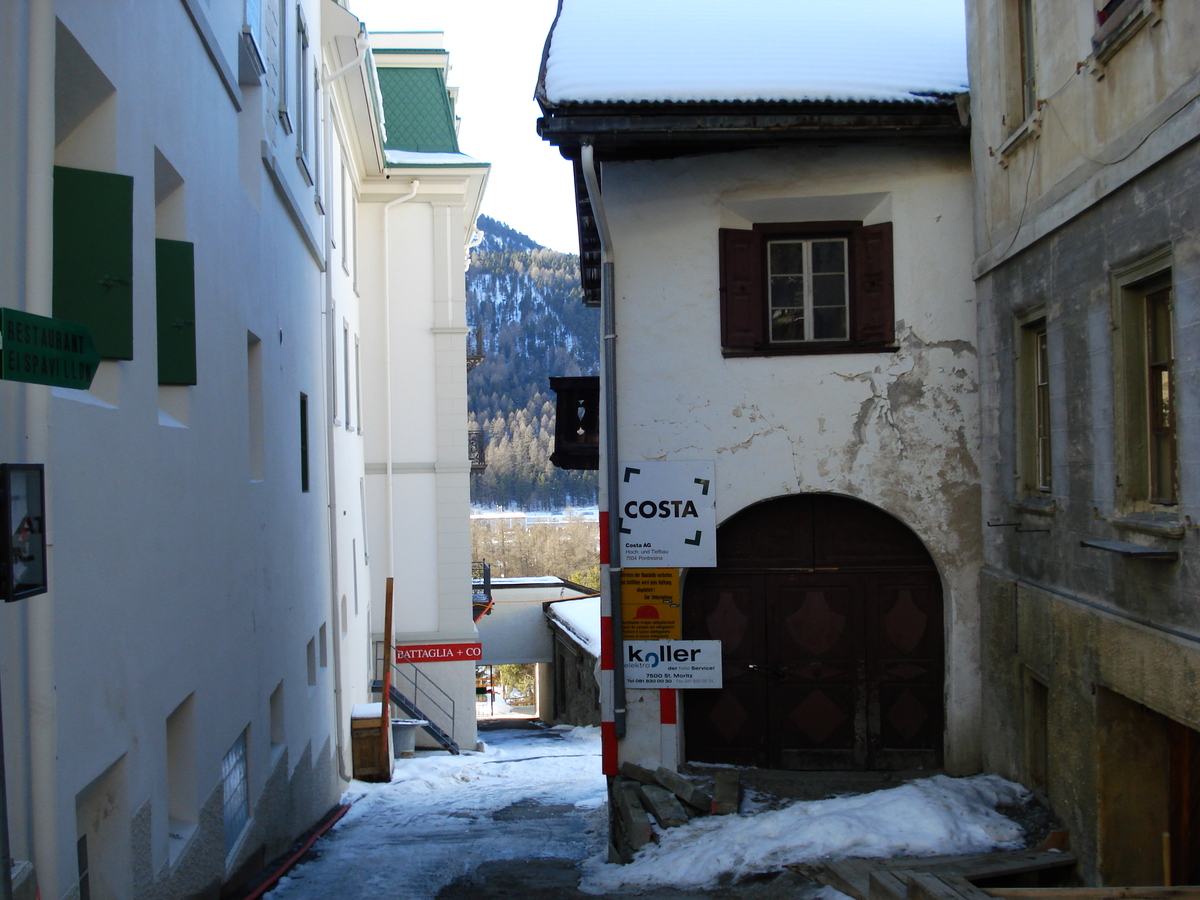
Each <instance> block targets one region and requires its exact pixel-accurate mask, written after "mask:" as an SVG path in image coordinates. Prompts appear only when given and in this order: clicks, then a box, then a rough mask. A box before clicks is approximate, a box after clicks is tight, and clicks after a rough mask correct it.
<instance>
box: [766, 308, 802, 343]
mask: <svg viewBox="0 0 1200 900" xmlns="http://www.w3.org/2000/svg"><path fill="white" fill-rule="evenodd" d="M771 340H773V341H802V340H804V310H802V309H773V310H771Z"/></svg>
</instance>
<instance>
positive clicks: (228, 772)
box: [221, 729, 250, 854]
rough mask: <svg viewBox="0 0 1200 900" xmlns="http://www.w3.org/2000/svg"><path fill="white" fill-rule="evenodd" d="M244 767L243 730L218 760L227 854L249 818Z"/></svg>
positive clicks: (244, 731)
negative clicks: (219, 763)
mask: <svg viewBox="0 0 1200 900" xmlns="http://www.w3.org/2000/svg"><path fill="white" fill-rule="evenodd" d="M247 776H248V772H247V768H246V730H245V729H243V731H242V733H241V734H239V735H238V736H237V740H235V741H234V742H233V746H232V747H230V748H229V751H228V752H227V753H226V754H225V759H224V760H223V761H222V763H221V784H222V787H223V791H222V810H223V813H224V819H225V853H226V854H228V853H229V852H230V851H231V850H232V849H233V848H234V846H235V845H236V844H237V842H238V838H239V837H241V835H242V831H243V829H245V827H246V823H247V822H249V821H250V780H249V778H248V777H247Z"/></svg>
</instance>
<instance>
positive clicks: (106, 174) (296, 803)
mask: <svg viewBox="0 0 1200 900" xmlns="http://www.w3.org/2000/svg"><path fill="white" fill-rule="evenodd" d="M360 33H361V37H360ZM0 34H2V35H3V36H4V38H5V44H6V46H8V47H10V49H11V50H12V52H10V53H9V54H6V55H5V57H4V59H3V60H2V61H0V74H2V76H3V77H0V84H2V85H3V86H2V87H0V109H3V111H4V116H5V120H6V121H7V122H9V123H11V124H12V125H13V127H10V128H6V129H4V131H3V135H0V147H2V149H3V154H2V159H0V259H3V261H4V269H5V271H6V272H7V273H9V277H7V278H6V279H4V283H3V286H2V287H0V307H3V308H5V309H10V310H18V311H24V312H28V313H33V314H37V315H42V316H53V317H58V318H62V319H71V320H73V321H80V320H82V321H85V322H87V323H88V324H89V326H90V327H91V330H92V332H93V335H94V336H95V338H96V343H97V345H98V349H99V353H100V356H101V357H102V361H101V362H100V363H99V366H98V369H97V372H96V375H95V378H94V380H93V381H92V383H91V385H90V388H88V389H87V390H82V389H72V388H65V387H50V386H45V385H26V384H23V383H20V382H17V381H0V463H4V464H9V463H40V464H44V466H45V471H46V484H47V497H46V501H47V502H46V513H45V526H46V529H45V530H46V536H47V542H48V544H49V549H48V552H47V559H48V587H49V590H48V592H46V593H42V594H37V595H35V596H31V597H27V598H25V599H22V600H20V601H18V602H15V603H10V604H5V605H4V607H3V608H2V609H0V617H2V619H3V621H2V624H0V635H2V637H0V676H2V681H3V684H2V691H3V700H4V719H3V725H4V761H5V767H6V778H5V781H6V784H7V788H8V824H9V831H10V838H11V845H12V853H13V856H14V857H16V858H18V859H21V860H28V861H32V863H33V864H34V865H33V870H34V871H35V875H36V882H37V887H38V888H39V889H40V894H41V896H42V897H43V898H47V900H50V898H60V897H80V898H86V897H89V896H90V897H96V898H101V897H103V898H110V897H111V898H132V897H143V896H151V895H153V896H161V897H191V896H197V895H202V894H205V892H211V893H215V892H217V891H219V890H220V889H221V888H222V887H225V888H226V889H229V890H235V889H236V886H237V884H238V883H240V882H242V881H244V879H245V878H247V877H250V876H252V875H254V874H256V873H257V872H258V871H259V870H260V869H261V868H262V866H263V865H264V863H265V862H266V861H268V860H270V859H272V858H274V857H276V856H277V855H278V854H279V853H280V852H281V851H282V850H284V849H286V848H287V847H288V846H290V845H291V843H292V841H293V840H294V839H295V838H296V837H297V835H299V834H301V833H302V832H304V831H305V830H307V829H309V828H311V827H312V826H314V825H315V824H316V823H317V822H318V821H319V820H321V819H322V817H324V816H325V815H326V813H328V812H330V811H331V810H332V809H333V808H334V807H335V806H336V804H337V801H338V798H339V795H340V794H341V792H342V789H343V788H344V786H345V784H346V781H347V779H348V778H349V777H350V776H351V773H352V759H351V748H350V722H349V717H350V709H351V707H352V706H353V705H354V704H356V703H362V702H366V701H369V700H371V699H373V698H374V697H377V696H378V695H377V694H373V691H372V682H373V681H374V680H375V678H376V677H377V676H378V669H377V665H378V664H377V661H376V658H375V657H376V647H375V639H376V638H378V637H379V633H380V632H381V631H382V623H383V607H382V599H383V596H384V590H383V587H384V582H385V578H386V577H387V576H388V575H394V576H395V578H396V582H397V591H396V595H397V602H396V618H397V626H396V630H397V633H398V634H399V635H400V636H401V637H400V639H401V640H402V641H403V640H410V642H411V641H413V640H420V641H423V642H428V643H433V642H450V641H452V640H468V639H473V628H472V625H471V616H470V608H471V607H470V604H471V593H470V550H469V540H468V539H467V534H468V516H469V509H468V502H467V490H468V487H467V486H468V473H469V462H468V459H467V441H466V427H467V425H466V423H467V419H466V399H465V398H466V388H465V382H466V359H465V333H466V328H465V316H464V314H463V294H464V287H463V266H464V254H465V252H466V245H467V242H468V239H469V237H470V235H471V232H472V223H473V221H474V218H475V215H476V212H477V210H478V205H479V202H480V197H481V194H482V190H483V186H484V182H485V180H486V173H487V166H486V164H482V163H479V162H476V161H475V160H471V159H470V158H469V157H465V156H463V155H462V154H459V153H458V152H457V146H454V147H453V148H452V150H453V152H441V151H431V150H429V149H428V148H427V147H425V146H423V145H421V144H420V143H419V141H421V140H424V139H425V137H424V136H423V135H422V134H417V135H416V136H415V137H414V135H412V134H406V132H405V127H406V121H407V120H408V119H409V118H414V119H417V120H424V119H426V118H428V117H429V116H430V115H433V114H434V113H431V112H430V110H434V111H435V112H436V111H437V110H440V115H441V117H442V120H443V123H444V127H443V128H442V131H443V132H445V133H448V134H449V135H450V136H451V138H452V137H453V134H454V114H453V92H452V91H450V90H449V89H447V88H446V85H445V72H446V62H445V54H444V52H429V51H431V50H436V48H435V47H433V46H432V43H433V41H434V39H433V38H432V37H431V36H429V35H422V36H420V37H419V38H414V40H415V41H418V42H419V43H417V44H411V43H408V42H406V41H404V40H403V39H400V38H395V37H392V38H388V39H385V40H383V41H381V43H382V44H383V45H384V46H390V47H395V48H397V49H403V48H405V47H408V46H415V47H417V49H420V50H421V51H422V53H421V54H419V56H420V60H421V62H420V67H422V68H424V69H426V70H429V71H430V72H432V73H433V74H432V77H425V79H424V80H423V81H421V83H420V84H418V87H419V88H420V90H416V91H410V92H409V93H408V94H406V95H404V96H402V97H401V98H400V99H398V100H395V102H394V103H393V104H392V105H391V106H390V107H388V104H387V97H386V91H385V92H384V94H385V96H384V97H383V100H382V102H381V99H380V91H379V86H380V84H381V79H380V78H379V75H378V72H377V68H376V65H375V62H376V60H375V56H374V54H373V53H372V51H371V49H370V46H369V44H368V41H367V38H366V35H365V29H364V28H363V26H362V25H361V23H359V21H358V20H357V19H356V18H355V17H354V16H352V15H351V14H350V13H348V12H347V11H346V10H345V9H344V8H343V7H341V6H340V5H339V4H337V3H335V2H333V0H301V2H300V3H295V2H291V0H289V2H273V0H263V2H243V0H210V2H195V0H184V2H180V3H174V4H171V3H168V4H148V5H144V8H139V10H138V11H137V14H136V15H132V16H131V15H129V14H128V12H127V11H125V10H121V9H117V8H115V7H112V6H111V5H110V4H103V3H93V2H87V0H20V2H17V3H12V4H6V5H5V6H4V8H3V10H2V11H0ZM414 56H416V55H414ZM381 66H382V61H381ZM385 107H388V112H389V113H390V114H391V116H392V118H393V119H394V121H390V120H389V121H385V118H386V117H385V114H384V108H385ZM389 128H390V129H391V130H390V131H389ZM385 134H388V135H391V136H390V137H386V138H385ZM413 141H417V143H413ZM389 147H395V148H398V149H396V150H390V149H388V148H389ZM393 153H399V154H400V158H399V159H396V158H393V157H392V156H391V155H390V154H393ZM397 201H400V202H397ZM389 204H390V205H389ZM389 359H390V362H389ZM389 379H390V381H389ZM389 385H390V386H389ZM389 434H390V435H391V438H390V439H389V437H388V435H389ZM389 460H390V461H391V462H392V465H391V466H390V467H389V466H388V465H387V464H386V463H387V462H388V461H389ZM389 472H390V474H389ZM385 485H386V487H385ZM389 490H390V494H389V493H388V491H389ZM389 497H390V498H391V499H390V500H389ZM459 518H461V521H459ZM389 522H390V523H391V524H390V526H389ZM410 633H418V634H415V635H413V634H410ZM424 668H425V669H426V670H427V673H428V674H429V675H430V676H432V677H433V678H434V679H435V680H437V681H438V682H439V683H440V684H442V685H443V687H444V689H445V690H446V692H447V693H448V694H449V695H450V696H451V697H452V698H460V697H461V698H462V700H461V702H459V704H458V706H459V709H460V710H462V709H465V710H466V715H465V716H463V715H462V714H461V713H460V714H459V716H458V717H457V724H456V725H455V726H453V727H446V728H445V730H447V731H450V732H452V736H453V737H455V738H457V739H458V741H459V743H464V744H466V745H467V746H472V745H473V744H474V722H473V716H472V714H471V713H472V711H473V699H472V697H473V690H472V688H473V678H472V677H471V676H472V674H473V673H472V672H471V671H470V667H469V664H464V665H461V666H460V665H458V664H451V663H431V664H429V665H427V666H425V667H424ZM460 670H462V671H460ZM459 682H461V683H459ZM444 725H445V726H449V722H448V721H447V722H445V723H444ZM21 871H22V872H24V873H26V874H25V875H22V880H21V885H20V887H21V889H22V890H26V891H29V890H31V889H32V887H33V881H32V879H31V878H29V877H28V874H27V873H28V871H29V867H28V866H25V867H23V868H22V870H21ZM18 896H20V894H19V895H18Z"/></svg>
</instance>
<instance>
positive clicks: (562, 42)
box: [535, 0, 967, 110]
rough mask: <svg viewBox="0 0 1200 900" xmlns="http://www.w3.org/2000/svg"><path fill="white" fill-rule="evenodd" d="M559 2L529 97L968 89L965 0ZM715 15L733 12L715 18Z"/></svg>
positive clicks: (862, 94)
mask: <svg viewBox="0 0 1200 900" xmlns="http://www.w3.org/2000/svg"><path fill="white" fill-rule="evenodd" d="M707 9H708V11H709V12H710V13H713V12H716V13H717V14H716V15H712V14H710V15H707V16H701V15H697V14H696V9H695V6H694V4H692V3H691V2H690V0H656V2H655V3H645V2H644V0H559V5H558V12H557V14H556V16H555V19H554V23H553V24H552V25H551V28H550V32H549V34H548V35H547V38H546V44H545V46H544V48H543V53H542V65H541V68H540V71H539V76H538V86H537V91H536V94H535V97H536V99H537V100H538V102H539V103H541V105H542V108H543V110H547V109H550V108H554V107H557V106H560V105H564V104H577V103H580V104H606V103H641V102H648V103H697V102H701V103H726V102H730V103H760V102H766V103H772V102H775V103H778V102H783V103H790V102H833V103H860V102H883V103H930V102H937V101H938V100H940V99H942V98H946V97H949V96H951V95H953V94H957V93H962V92H964V91H966V90H967V66H966V21H965V9H964V3H963V0H924V2H922V3H920V4H896V3H895V2H894V0H843V2H842V3H838V4H830V3H828V2H825V0H748V2H746V3H744V4H740V5H738V6H736V7H735V6H734V5H733V4H713V5H711V6H709V7H707ZM721 13H728V14H727V15H721Z"/></svg>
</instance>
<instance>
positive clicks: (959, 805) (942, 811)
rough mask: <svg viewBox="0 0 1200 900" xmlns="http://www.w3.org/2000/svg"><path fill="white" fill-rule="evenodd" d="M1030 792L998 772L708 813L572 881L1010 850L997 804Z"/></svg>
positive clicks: (739, 873) (1017, 837) (649, 881)
mask: <svg viewBox="0 0 1200 900" xmlns="http://www.w3.org/2000/svg"><path fill="white" fill-rule="evenodd" d="M1028 798H1029V792H1028V791H1027V790H1026V789H1025V788H1023V787H1022V786H1021V785H1019V784H1015V783H1013V782H1011V781H1006V780H1005V779H1003V778H1001V777H1000V776H998V775H979V776H975V777H973V778H948V777H947V776H945V775H938V776H935V777H933V778H924V779H921V780H919V781H911V782H909V783H908V784H905V785H902V786H900V787H897V788H890V789H888V790H884V791H875V792H873V793H870V794H857V795H854V796H851V797H837V798H835V799H832V800H814V801H808V802H798V803H795V804H793V805H791V806H788V807H785V808H783V809H777V810H771V811H767V812H762V813H759V814H757V815H753V816H708V817H704V818H699V819H694V820H693V821H691V822H689V823H688V824H687V825H685V826H681V827H679V828H671V829H656V831H657V833H658V843H657V844H650V845H648V846H646V847H644V848H643V849H642V850H640V851H639V852H638V853H637V855H636V856H635V857H634V860H633V862H631V863H629V864H628V865H624V866H622V865H614V864H610V863H607V862H604V861H603V860H604V858H603V857H599V856H598V857H593V858H592V859H590V860H588V861H586V862H585V863H584V876H583V881H582V883H581V884H580V889H581V890H583V891H586V892H587V893H589V894H602V893H608V892H613V891H640V890H646V889H649V888H654V887H668V886H669V887H676V888H692V889H705V888H712V887H716V886H717V885H719V884H721V883H727V882H729V881H734V880H737V879H739V878H742V877H745V876H748V875H753V874H757V873H760V872H771V871H778V870H779V869H781V868H782V867H783V866H785V865H787V864H789V863H798V862H816V861H820V860H829V859H844V858H847V857H870V858H877V859H880V858H885V857H892V856H939V855H942V854H953V853H982V852H985V851H989V850H1016V849H1019V848H1021V847H1022V846H1024V841H1023V839H1022V838H1023V831H1022V829H1021V826H1020V825H1018V824H1017V823H1015V822H1013V821H1012V820H1010V819H1007V818H1005V817H1004V816H1002V815H1001V814H1000V813H998V812H996V807H997V806H1001V805H1012V804H1015V803H1022V802H1024V801H1026V800H1027V799H1028Z"/></svg>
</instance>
